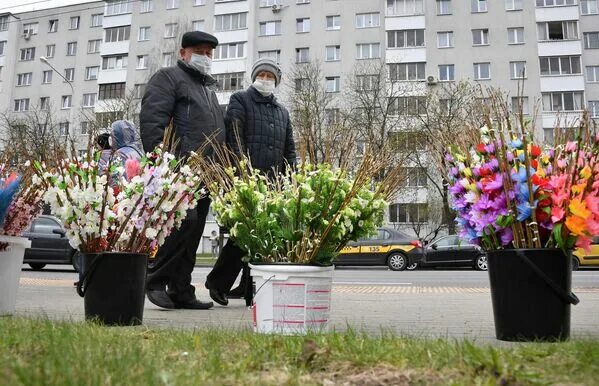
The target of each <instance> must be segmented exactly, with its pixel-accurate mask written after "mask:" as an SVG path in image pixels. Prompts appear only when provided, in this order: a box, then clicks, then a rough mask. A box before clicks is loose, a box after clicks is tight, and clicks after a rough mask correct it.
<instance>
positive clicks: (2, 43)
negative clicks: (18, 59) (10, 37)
mask: <svg viewBox="0 0 599 386" xmlns="http://www.w3.org/2000/svg"><path fill="white" fill-rule="evenodd" d="M5 47H6V40H0V56H3V55H4V48H5Z"/></svg>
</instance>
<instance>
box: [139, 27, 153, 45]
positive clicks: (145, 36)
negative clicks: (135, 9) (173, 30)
mask: <svg viewBox="0 0 599 386" xmlns="http://www.w3.org/2000/svg"><path fill="white" fill-rule="evenodd" d="M137 40H138V41H140V42H142V41H144V40H150V27H139V32H138V34H137Z"/></svg>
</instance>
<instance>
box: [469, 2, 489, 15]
mask: <svg viewBox="0 0 599 386" xmlns="http://www.w3.org/2000/svg"><path fill="white" fill-rule="evenodd" d="M470 11H471V12H472V13H481V12H487V0H471V1H470Z"/></svg>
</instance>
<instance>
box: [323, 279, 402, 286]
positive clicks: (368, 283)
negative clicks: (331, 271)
mask: <svg viewBox="0 0 599 386" xmlns="http://www.w3.org/2000/svg"><path fill="white" fill-rule="evenodd" d="M337 284H340V285H412V283H378V282H377V283H373V282H371V281H334V280H333V285H337Z"/></svg>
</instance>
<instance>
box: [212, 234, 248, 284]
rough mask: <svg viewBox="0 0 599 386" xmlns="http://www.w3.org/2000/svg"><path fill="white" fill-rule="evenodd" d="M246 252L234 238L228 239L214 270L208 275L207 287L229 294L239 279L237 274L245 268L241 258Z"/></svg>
mask: <svg viewBox="0 0 599 386" xmlns="http://www.w3.org/2000/svg"><path fill="white" fill-rule="evenodd" d="M245 255H246V253H245V252H244V251H243V250H242V249H241V248H239V247H238V246H237V245H235V243H234V242H233V240H231V239H229V240H227V244H225V246H224V247H223V249H222V250H221V251H220V255H219V256H218V259H217V260H216V263H214V267H213V268H212V271H210V273H209V274H208V276H207V277H206V287H207V288H211V289H215V290H217V291H218V292H221V293H223V294H225V295H226V294H228V293H229V291H230V290H231V287H233V284H234V283H235V279H237V275H239V272H240V271H241V269H242V268H243V262H242V261H241V258H242V257H243V256H245Z"/></svg>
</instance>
